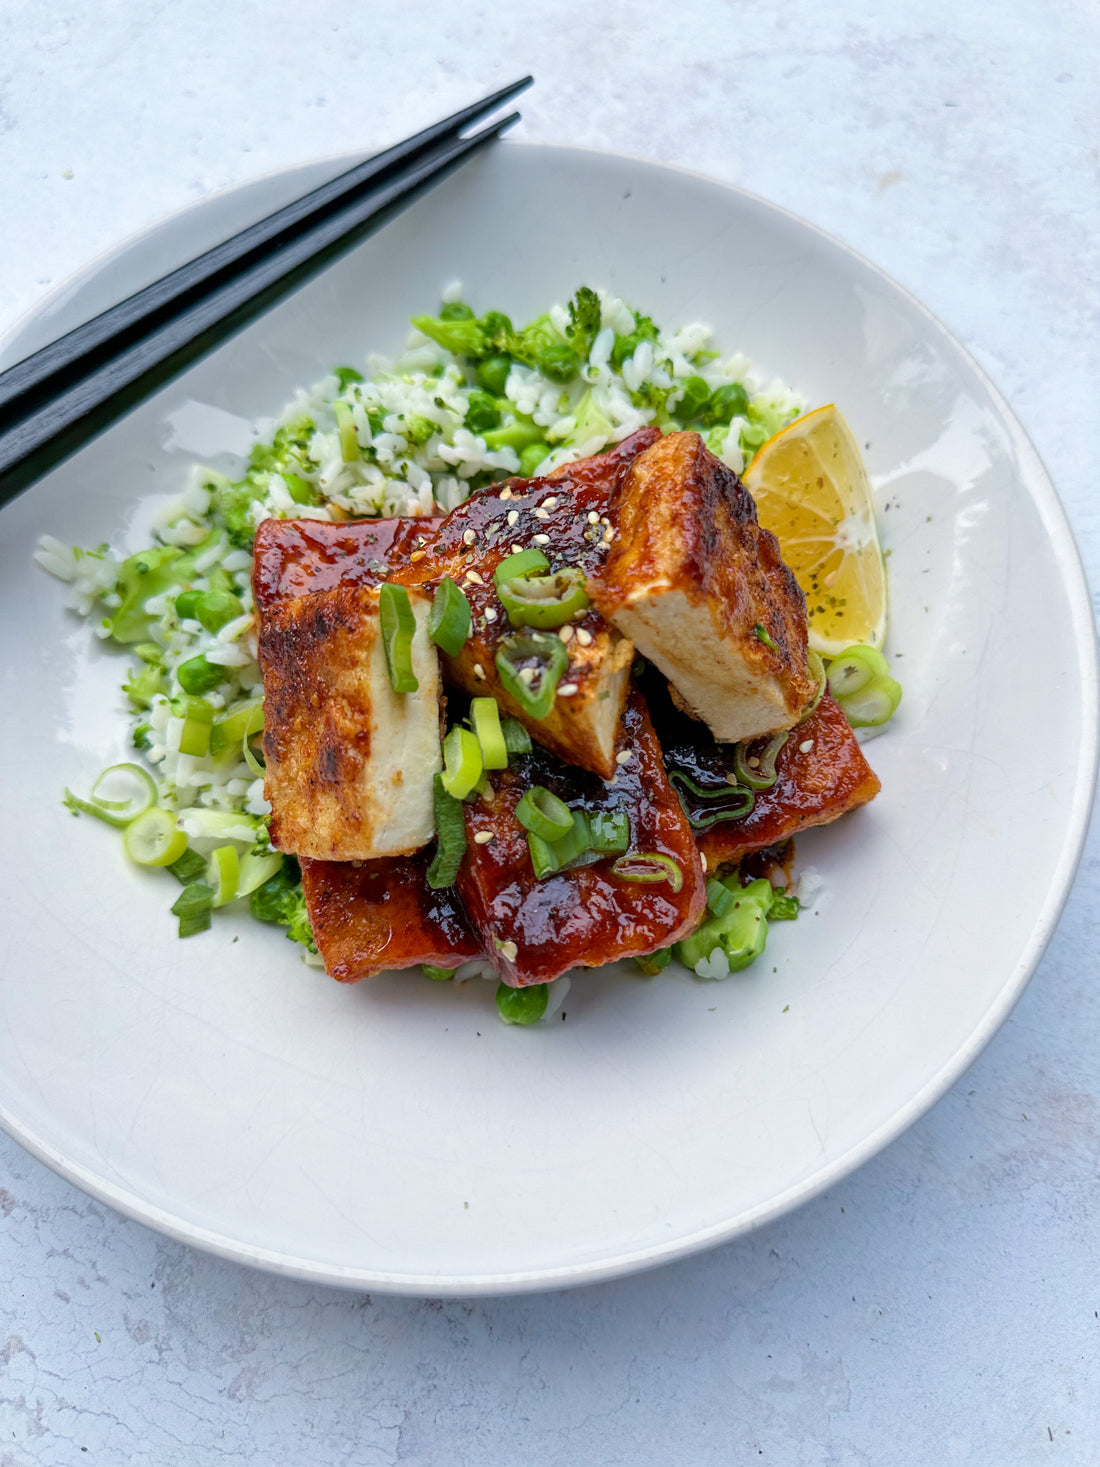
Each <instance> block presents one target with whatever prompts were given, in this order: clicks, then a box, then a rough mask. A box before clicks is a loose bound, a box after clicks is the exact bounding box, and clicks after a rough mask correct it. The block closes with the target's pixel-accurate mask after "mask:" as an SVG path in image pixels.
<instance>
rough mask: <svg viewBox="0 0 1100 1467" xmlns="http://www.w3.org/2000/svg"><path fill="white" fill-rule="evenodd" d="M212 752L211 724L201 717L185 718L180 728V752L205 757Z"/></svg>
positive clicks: (200, 757) (199, 757)
mask: <svg viewBox="0 0 1100 1467" xmlns="http://www.w3.org/2000/svg"><path fill="white" fill-rule="evenodd" d="M209 752H210V724H209V723H206V722H204V721H203V720H202V719H199V718H185V719H184V720H183V727H182V728H181V729H180V753H181V754H193V755H194V756H195V757H196V758H198V759H204V758H205V757H206V755H207V754H209Z"/></svg>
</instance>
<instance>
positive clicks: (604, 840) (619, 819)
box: [588, 810, 630, 856]
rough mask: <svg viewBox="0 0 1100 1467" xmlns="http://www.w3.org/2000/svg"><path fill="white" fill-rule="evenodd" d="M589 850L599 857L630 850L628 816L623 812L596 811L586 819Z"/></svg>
mask: <svg viewBox="0 0 1100 1467" xmlns="http://www.w3.org/2000/svg"><path fill="white" fill-rule="evenodd" d="M588 831H589V835H590V837H591V841H592V845H591V849H592V850H594V851H598V852H599V853H600V855H601V856H609V855H611V854H612V853H613V852H619V851H627V850H629V849H630V816H629V815H628V814H627V813H626V811H625V810H606V811H597V812H594V813H593V814H591V815H589V817H588Z"/></svg>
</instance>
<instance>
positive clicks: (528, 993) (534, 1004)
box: [497, 983, 550, 1024]
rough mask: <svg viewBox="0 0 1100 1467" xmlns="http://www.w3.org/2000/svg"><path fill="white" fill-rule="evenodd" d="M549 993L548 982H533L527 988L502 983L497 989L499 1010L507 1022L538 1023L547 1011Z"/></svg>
mask: <svg viewBox="0 0 1100 1467" xmlns="http://www.w3.org/2000/svg"><path fill="white" fill-rule="evenodd" d="M549 995H550V985H549V984H548V983H532V984H531V985H530V986H529V987H527V988H511V987H509V985H508V984H507V983H502V984H501V985H500V987H499V988H498V989H497V1012H498V1013H499V1014H500V1017H501V1018H502V1019H503V1020H504V1022H505V1023H506V1024H537V1023H538V1021H539V1020H540V1019H541V1018H542V1016H543V1014H544V1013H545V1012H546V1003H547V999H548V998H549Z"/></svg>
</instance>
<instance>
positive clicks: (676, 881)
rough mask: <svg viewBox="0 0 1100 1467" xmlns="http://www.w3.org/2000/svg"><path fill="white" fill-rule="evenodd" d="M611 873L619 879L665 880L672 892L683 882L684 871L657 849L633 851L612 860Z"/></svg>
mask: <svg viewBox="0 0 1100 1467" xmlns="http://www.w3.org/2000/svg"><path fill="white" fill-rule="evenodd" d="M611 874H612V875H613V876H617V877H618V878H619V880H620V881H641V882H646V883H649V882H655V881H667V882H668V884H669V886H671V887H672V890H673V892H677V891H679V890H680V888H681V887H682V886H683V884H684V873H683V871H682V870H681V869H680V867H679V866H678V865H677V863H676V862H675V861H674V860H673V859H672V857H671V856H664V855H662V854H661V853H660V852H659V851H634V852H632V853H631V854H630V855H629V856H620V857H619V859H618V860H617V861H614V862H612V865H611Z"/></svg>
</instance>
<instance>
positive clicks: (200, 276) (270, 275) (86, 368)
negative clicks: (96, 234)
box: [0, 77, 530, 504]
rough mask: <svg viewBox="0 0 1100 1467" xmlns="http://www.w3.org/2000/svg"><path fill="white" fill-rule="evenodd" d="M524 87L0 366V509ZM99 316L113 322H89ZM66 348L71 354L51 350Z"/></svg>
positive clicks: (362, 229)
mask: <svg viewBox="0 0 1100 1467" xmlns="http://www.w3.org/2000/svg"><path fill="white" fill-rule="evenodd" d="M529 84H530V78H528V77H525V78H524V79H523V80H522V81H521V82H517V83H515V84H514V85H513V86H512V87H509V88H505V89H504V90H503V91H502V92H499V93H496V94H495V95H494V96H493V97H489V98H486V99H485V101H483V102H480V103H477V104H475V106H474V107H472V108H467V109H465V111H464V112H461V113H456V114H455V116H454V117H453V118H447V119H446V120H445V121H444V122H442V123H438V124H436V126H435V127H434V128H429V129H427V131H426V133H420V134H418V135H417V137H416V138H411V139H409V140H408V142H407V143H403V144H399V145H398V146H397V147H396V148H393V149H390V150H388V152H387V153H383V154H379V155H378V157H377V158H372V159H370V160H368V161H367V162H366V163H364V164H359V165H357V166H356V168H354V169H350V170H348V172H347V173H345V174H342V175H340V177H339V178H337V179H334V180H332V182H331V183H330V184H326V185H323V186H322V188H321V189H315V190H313V191H312V193H310V194H307V195H306V196H305V197H304V198H303V199H300V200H297V201H296V202H295V203H294V204H291V205H288V206H287V208H286V209H284V210H279V211H278V212H277V213H276V214H273V215H270V216H269V217H268V218H267V219H265V220H261V221H260V222H259V223H258V224H256V225H253V226H251V229H249V230H245V231H242V233H241V234H238V235H235V236H234V237H233V238H232V239H231V240H227V241H226V242H225V243H224V244H223V245H219V246H216V247H215V249H214V250H211V251H208V252H207V253H206V254H205V255H202V256H199V257H198V259H196V260H194V261H192V262H190V264H189V265H185V266H182V267H181V268H180V269H179V270H177V271H173V272H172V273H171V274H170V275H168V276H165V277H164V279H163V280H161V281H158V282H156V283H155V284H154V285H153V286H150V287H148V288H147V290H146V291H142V292H139V293H138V294H137V295H135V296H132V297H130V298H129V300H127V301H124V302H122V303H121V305H120V306H116V307H112V309H111V311H108V312H105V313H104V315H103V316H101V317H96V318H95V320H94V321H92V322H88V323H87V324H86V325H85V326H83V327H78V328H77V329H76V331H74V332H70V333H69V334H68V336H65V337H61V338H60V339H59V341H57V342H55V343H53V344H52V345H51V346H49V347H46V348H43V351H42V352H39V353H36V354H35V356H33V357H29V358H27V359H26V362H23V363H18V364H17V365H16V367H14V368H11V369H9V372H7V373H4V374H3V376H2V377H0V383H2V382H3V381H4V379H5V378H10V377H11V375H12V374H13V373H16V372H18V371H19V370H20V369H21V368H27V371H26V372H25V373H24V375H23V376H22V378H21V379H20V382H21V386H20V387H19V390H18V392H17V394H16V395H14V396H9V400H8V404H7V405H6V406H4V407H3V408H2V409H0V412H2V419H0V421H2V422H3V427H2V428H0V504H3V503H6V502H7V501H8V500H9V499H11V498H13V497H14V496H15V495H16V494H18V493H19V492H20V491H21V490H22V489H24V488H26V487H27V486H28V485H29V484H31V483H33V482H34V480H35V479H37V478H39V477H41V475H42V474H43V473H45V472H46V471H47V470H48V469H49V468H51V467H52V466H53V465H54V464H56V463H57V462H59V461H60V460H61V459H63V458H65V457H67V456H68V455H69V454H71V453H73V452H75V450H76V449H77V448H78V447H80V446H81V444H83V443H85V442H86V441H87V440H88V439H89V438H91V437H93V436H94V435H95V434H97V433H100V432H102V431H103V429H104V428H105V427H107V426H108V425H109V424H110V423H111V422H113V421H114V420H115V419H116V418H118V417H119V416H120V415H121V414H122V413H123V412H125V411H127V410H128V409H129V408H131V407H132V406H134V405H135V404H136V403H137V402H139V401H141V399H142V398H144V397H147V396H148V395H149V394H150V393H151V392H152V391H154V390H155V389H156V388H157V387H159V386H161V385H162V384H163V383H164V382H166V381H168V380H169V379H170V378H171V377H173V376H175V375H176V374H177V373H178V372H180V371H181V370H182V369H183V368H184V367H186V366H187V365H189V364H190V363H191V362H192V361H194V360H196V359H197V358H198V357H200V356H202V355H204V354H205V353H206V352H208V351H210V350H212V349H213V347H215V346H216V345H218V344H219V343H220V342H221V341H223V340H224V339H225V338H226V337H227V336H229V335H231V334H232V333H233V332H236V331H239V330H240V329H241V328H242V327H243V326H244V325H246V324H247V323H248V322H249V321H250V320H253V319H254V318H255V317H256V316H257V315H259V314H260V313H261V312H262V311H264V310H266V309H267V308H268V307H270V306H271V305H273V304H274V303H275V301H277V300H279V299H281V298H282V297H283V296H284V295H286V294H287V293H288V291H290V290H292V289H294V288H295V287H296V286H298V285H300V284H302V283H303V282H304V281H305V280H306V279H308V278H309V277H310V276H312V275H313V274H315V273H316V272H317V271H318V270H320V269H322V268H323V267H324V266H325V265H327V264H329V263H331V261H332V260H333V259H334V258H336V256H337V255H339V254H341V253H343V251H345V250H346V249H348V248H349V247H350V246H351V245H352V244H353V243H355V242H356V241H357V240H358V239H360V238H362V237H363V235H364V234H365V233H367V232H368V231H369V230H371V229H374V228H377V227H378V226H379V225H380V224H382V223H384V222H386V220H388V219H390V218H392V217H393V215H394V214H396V213H397V212H399V211H400V210H401V209H402V208H404V207H406V206H407V205H408V204H409V203H411V202H412V201H413V200H414V199H415V198H417V197H418V196H419V195H420V194H421V193H423V192H424V191H425V190H426V189H427V188H429V187H430V186H431V185H432V184H434V183H436V182H438V181H440V180H441V179H442V178H443V177H445V176H446V175H447V174H448V173H450V172H452V171H453V170H454V169H455V168H457V167H458V166H459V165H460V164H461V163H463V162H464V161H466V159H468V158H469V157H470V156H471V155H472V154H474V153H476V152H478V151H480V150H481V149H482V148H483V147H485V146H486V145H487V144H488V143H490V142H492V141H493V140H494V139H495V138H496V137H498V136H499V134H500V133H501V132H502V131H503V130H504V129H505V128H507V127H509V126H511V124H512V123H514V122H515V121H516V120H517V119H518V117H519V113H518V112H513V113H511V114H509V115H508V116H507V117H505V118H502V119H501V120H500V121H499V122H495V123H492V124H491V125H490V126H488V127H486V128H484V129H483V130H482V131H481V132H479V133H476V134H474V136H473V137H470V138H461V137H459V136H458V135H457V133H458V130H459V129H460V128H461V127H462V126H464V125H465V124H467V123H468V122H469V121H470V120H471V117H472V116H483V115H484V113H485V112H486V111H489V110H492V108H493V107H494V106H497V105H499V103H500V101H501V100H504V99H506V98H507V97H509V96H513V95H515V93H516V92H517V91H520V90H522V89H523V88H524V87H525V86H527V85H529ZM425 139H427V142H426V143H425ZM395 155H399V156H395ZM376 165H377V166H376ZM365 170H367V172H366V176H365V178H364V171H365ZM353 175H355V176H356V178H355V181H354V182H353V183H351V184H350V185H349V186H347V187H345V188H343V189H339V188H337V185H339V184H340V183H341V181H343V182H344V183H345V184H347V180H348V179H349V178H350V177H352V176H353ZM318 195H325V197H324V198H322V199H320V200H318ZM311 201H312V207H311ZM265 230H266V231H267V232H266V233H263V232H264V231H265ZM254 231H256V232H257V233H256V234H255V235H254V234H253V232H254ZM261 238H262V240H263V242H262V243H259V244H257V239H261ZM242 242H243V243H242ZM221 251H226V254H225V255H224V256H221V255H220V252H221ZM215 257H218V258H215ZM204 265H205V266H206V268H201V267H203V266H204ZM191 271H194V274H193V275H191V276H190V278H189V279H188V280H182V281H181V277H183V276H185V275H186V274H187V272H191ZM161 288H164V289H163V292H162V293H160V294H159V295H158V292H160V291H161ZM141 302H144V305H138V304H136V303H141ZM150 303H152V305H151V307H150ZM126 307H132V308H133V309H131V310H130V311H129V312H128V313H127V312H125V311H124V308H126ZM116 313H120V314H116ZM108 317H113V324H114V327H115V328H117V327H118V323H119V322H120V321H121V322H124V324H123V325H122V327H121V329H110V328H104V327H102V326H100V325H99V323H101V322H103V321H105V320H106V319H107V318H108ZM92 328H97V329H96V331H93V330H92ZM82 333H86V334H82ZM66 343H68V344H69V346H70V347H73V346H74V345H75V353H74V354H73V355H72V356H70V355H69V353H68V352H62V351H60V350H59V349H60V348H62V347H64V346H65V345H66ZM51 353H52V356H47V354H51ZM40 359H45V366H43V365H42V363H41V361H40ZM36 362H38V363H39V365H38V366H33V365H32V364H35V363H36Z"/></svg>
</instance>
